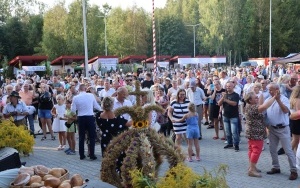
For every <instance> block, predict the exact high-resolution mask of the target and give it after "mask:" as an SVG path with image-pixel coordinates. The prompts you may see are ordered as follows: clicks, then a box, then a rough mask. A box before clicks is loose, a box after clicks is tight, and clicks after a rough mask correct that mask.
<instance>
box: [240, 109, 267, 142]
mask: <svg viewBox="0 0 300 188" xmlns="http://www.w3.org/2000/svg"><path fill="white" fill-rule="evenodd" d="M245 112H246V113H245V116H246V135H245V136H246V138H248V139H249V140H264V139H265V138H266V137H267V133H266V125H265V124H264V115H263V114H262V113H259V112H258V105H249V104H247V105H246V108H245Z"/></svg>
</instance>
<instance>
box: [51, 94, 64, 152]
mask: <svg viewBox="0 0 300 188" xmlns="http://www.w3.org/2000/svg"><path fill="white" fill-rule="evenodd" d="M56 101H57V104H56V105H54V106H53V108H52V110H51V114H52V115H53V117H54V119H53V124H52V129H53V131H54V132H58V138H59V146H58V147H57V149H58V150H63V149H64V148H65V147H66V130H67V128H66V126H65V122H66V121H65V120H61V118H64V115H65V112H66V105H65V103H64V96H63V95H57V96H56Z"/></svg>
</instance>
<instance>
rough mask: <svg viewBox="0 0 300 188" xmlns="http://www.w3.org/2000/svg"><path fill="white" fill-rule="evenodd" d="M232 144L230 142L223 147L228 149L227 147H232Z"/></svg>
mask: <svg viewBox="0 0 300 188" xmlns="http://www.w3.org/2000/svg"><path fill="white" fill-rule="evenodd" d="M232 147H233V145H232V144H227V145H226V146H224V149H228V148H232Z"/></svg>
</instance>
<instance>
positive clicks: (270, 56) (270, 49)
mask: <svg viewBox="0 0 300 188" xmlns="http://www.w3.org/2000/svg"><path fill="white" fill-rule="evenodd" d="M269 29H270V31H269V32H270V33H269V69H270V71H271V72H269V73H270V78H271V79H272V74H273V71H272V67H273V63H272V61H271V58H272V0H270V28H269Z"/></svg>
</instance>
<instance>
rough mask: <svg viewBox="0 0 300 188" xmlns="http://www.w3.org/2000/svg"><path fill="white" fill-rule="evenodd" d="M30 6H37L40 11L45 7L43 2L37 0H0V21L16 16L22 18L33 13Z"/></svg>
mask: <svg viewBox="0 0 300 188" xmlns="http://www.w3.org/2000/svg"><path fill="white" fill-rule="evenodd" d="M32 7H38V10H39V12H40V13H42V12H43V11H44V9H45V4H44V3H42V2H40V1H38V0H13V1H12V0H0V12H1V15H0V22H6V20H7V19H9V18H12V17H17V18H19V19H21V20H22V19H23V18H25V17H27V16H29V15H30V14H32V13H33V8H32Z"/></svg>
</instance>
